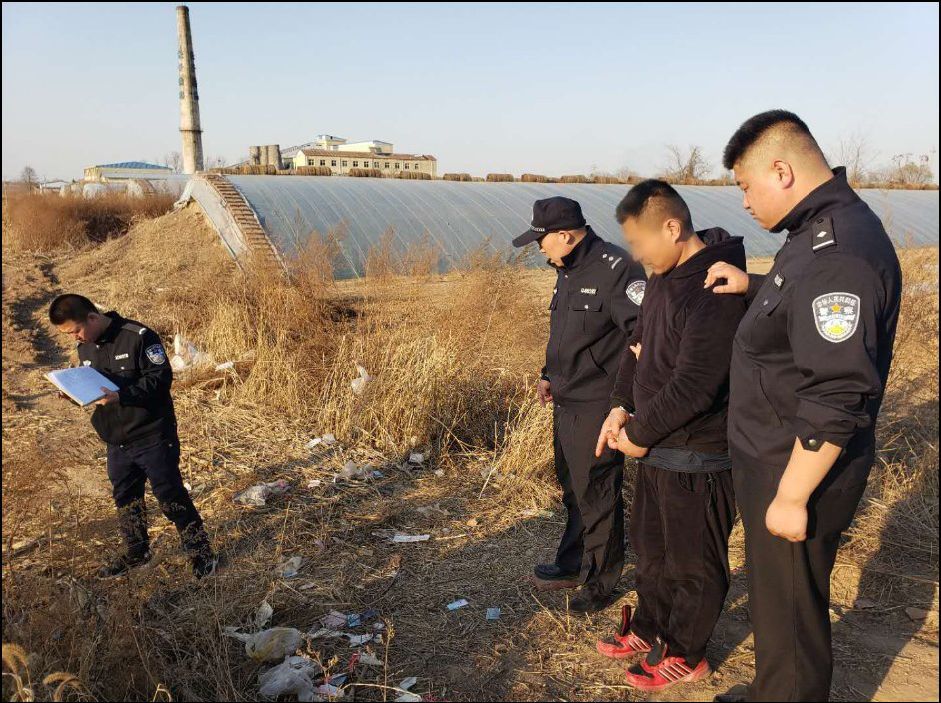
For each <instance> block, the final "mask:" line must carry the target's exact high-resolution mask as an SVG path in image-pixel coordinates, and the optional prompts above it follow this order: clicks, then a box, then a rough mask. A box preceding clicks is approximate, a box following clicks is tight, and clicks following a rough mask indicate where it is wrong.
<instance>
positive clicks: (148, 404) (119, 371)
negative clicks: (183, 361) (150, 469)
mask: <svg viewBox="0 0 941 703" xmlns="http://www.w3.org/2000/svg"><path fill="white" fill-rule="evenodd" d="M106 314H107V317H109V318H111V324H110V325H108V328H107V329H106V330H105V331H104V332H103V333H102V334H101V336H100V337H99V338H98V339H97V340H95V341H94V342H85V343H83V344H79V345H78V357H79V359H80V360H81V362H82V364H84V365H85V366H91V367H92V368H94V369H97V370H98V371H100V372H101V373H102V374H103V375H105V376H107V377H108V378H109V379H110V380H111V381H113V382H114V384H115V385H116V386H117V387H118V389H119V390H118V402H117V403H109V404H108V405H100V406H98V407H97V408H95V412H94V414H93V415H92V418H91V422H92V426H94V428H95V430H96V431H97V432H98V436H99V437H101V439H103V440H104V441H105V442H107V443H108V444H141V443H144V442H147V441H150V440H158V439H162V438H173V437H175V436H176V416H175V415H174V412H173V400H172V399H171V398H170V384H171V383H172V382H173V371H172V369H171V368H170V362H169V360H168V359H167V353H166V351H165V350H164V348H163V345H162V344H161V343H160V337H158V336H157V333H156V332H154V331H153V330H151V329H149V328H147V327H145V326H144V325H142V324H140V323H139V322H135V321H133V320H126V319H124V318H123V317H121V316H120V315H118V313H116V312H109V313H106Z"/></svg>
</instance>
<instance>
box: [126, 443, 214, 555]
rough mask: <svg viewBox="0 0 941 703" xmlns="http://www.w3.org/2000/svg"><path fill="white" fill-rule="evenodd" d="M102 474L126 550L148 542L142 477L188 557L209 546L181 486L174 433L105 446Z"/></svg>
mask: <svg viewBox="0 0 941 703" xmlns="http://www.w3.org/2000/svg"><path fill="white" fill-rule="evenodd" d="M108 478H109V479H111V488H112V494H113V496H114V502H115V505H116V506H117V509H118V525H119V527H120V530H121V534H122V536H123V537H124V541H125V543H126V545H127V549H128V552H129V553H130V554H132V555H138V554H142V553H143V552H146V551H147V549H148V548H149V546H150V540H149V538H148V535H147V513H146V509H145V506H144V484H145V482H146V481H147V480H148V479H149V480H150V488H151V490H152V491H153V493H154V496H156V498H157V502H158V503H159V505H160V509H161V511H163V514H164V515H166V516H167V519H168V520H170V522H172V523H173V524H174V525H175V526H176V529H177V531H178V532H179V533H180V540H181V541H182V543H183V548H184V549H185V550H186V551H187V552H188V553H189V554H190V555H196V554H198V553H200V552H202V551H208V550H209V549H210V547H209V539H208V537H207V536H206V532H205V530H204V529H203V521H202V519H201V518H200V516H199V512H198V511H197V510H196V506H194V505H193V501H192V499H191V498H190V495H189V493H188V492H187V490H186V488H185V487H184V486H183V477H182V476H181V475H180V443H179V440H178V439H177V438H176V437H173V438H171V439H159V440H156V439H155V440H153V441H152V442H142V443H140V444H132V445H117V444H109V445H108Z"/></svg>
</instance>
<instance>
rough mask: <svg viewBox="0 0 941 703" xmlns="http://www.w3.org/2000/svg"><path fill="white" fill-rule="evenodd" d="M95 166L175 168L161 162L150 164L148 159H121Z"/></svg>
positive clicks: (168, 169)
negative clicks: (162, 164) (116, 161)
mask: <svg viewBox="0 0 941 703" xmlns="http://www.w3.org/2000/svg"><path fill="white" fill-rule="evenodd" d="M95 168H141V169H145V168H146V169H155V168H159V169H164V170H166V171H172V170H173V169H172V168H170V167H169V166H161V165H160V164H149V163H147V162H146V161H121V162H120V163H116V164H98V165H97V166H95Z"/></svg>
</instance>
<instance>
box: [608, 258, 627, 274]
mask: <svg viewBox="0 0 941 703" xmlns="http://www.w3.org/2000/svg"><path fill="white" fill-rule="evenodd" d="M609 258H614V257H613V256H612V257H609ZM623 258H624V257H623V256H619V257H618V258H616V259H614V263H612V264H611V270H612V271H613V270H614V267H615V266H617V265H618V264H619V263H621V260H622V259H623Z"/></svg>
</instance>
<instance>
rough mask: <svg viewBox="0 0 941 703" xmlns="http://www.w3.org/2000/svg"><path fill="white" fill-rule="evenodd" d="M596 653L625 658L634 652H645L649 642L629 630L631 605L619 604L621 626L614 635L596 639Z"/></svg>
mask: <svg viewBox="0 0 941 703" xmlns="http://www.w3.org/2000/svg"><path fill="white" fill-rule="evenodd" d="M595 647H596V648H597V650H598V654H601V655H604V656H606V657H610V658H611V659H627V658H628V657H632V656H634V655H635V654H646V653H647V652H649V651H650V644H649V643H648V642H647V641H646V640H644V639H643V638H642V637H638V636H637V635H635V634H634V633H633V632H631V606H629V605H623V606H621V627H620V628H619V629H618V633H617V634H616V635H612V636H611V637H606V638H604V639H603V640H598V642H597V643H596V644H595Z"/></svg>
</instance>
